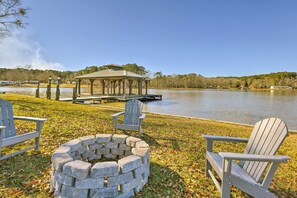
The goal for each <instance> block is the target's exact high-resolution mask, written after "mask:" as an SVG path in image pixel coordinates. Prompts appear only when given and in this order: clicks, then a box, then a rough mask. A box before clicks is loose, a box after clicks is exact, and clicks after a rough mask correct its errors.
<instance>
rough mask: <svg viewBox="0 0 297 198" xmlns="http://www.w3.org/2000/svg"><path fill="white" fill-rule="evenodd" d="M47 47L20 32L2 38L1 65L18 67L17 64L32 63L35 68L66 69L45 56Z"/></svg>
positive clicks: (0, 48) (0, 41) (3, 66)
mask: <svg viewBox="0 0 297 198" xmlns="http://www.w3.org/2000/svg"><path fill="white" fill-rule="evenodd" d="M44 52H45V49H44V48H42V46H41V45H40V44H39V43H38V42H36V41H31V40H30V39H28V38H27V37H26V36H24V35H22V34H20V33H14V34H13V35H11V36H10V37H6V38H4V39H3V40H0V67H1V68H16V67H17V66H25V65H31V66H32V67H33V69H42V70H45V69H54V70H65V67H64V66H63V65H62V64H61V63H58V62H51V61H48V60H46V59H45V58H44V56H43V54H44Z"/></svg>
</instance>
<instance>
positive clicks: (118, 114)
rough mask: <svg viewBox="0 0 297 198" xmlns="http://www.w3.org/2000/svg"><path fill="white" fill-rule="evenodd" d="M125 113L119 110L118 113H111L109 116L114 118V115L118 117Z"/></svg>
mask: <svg viewBox="0 0 297 198" xmlns="http://www.w3.org/2000/svg"><path fill="white" fill-rule="evenodd" d="M122 114H125V112H124V111H123V112H119V113H115V114H113V115H111V117H113V118H115V117H119V116H120V115H122Z"/></svg>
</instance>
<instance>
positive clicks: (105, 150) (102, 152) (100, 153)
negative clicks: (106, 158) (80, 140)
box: [96, 148, 110, 155]
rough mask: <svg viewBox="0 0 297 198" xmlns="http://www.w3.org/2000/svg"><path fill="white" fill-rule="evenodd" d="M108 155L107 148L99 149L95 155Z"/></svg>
mask: <svg viewBox="0 0 297 198" xmlns="http://www.w3.org/2000/svg"><path fill="white" fill-rule="evenodd" d="M109 153H110V149H109V148H101V149H98V150H97V153H96V154H99V155H103V154H109Z"/></svg>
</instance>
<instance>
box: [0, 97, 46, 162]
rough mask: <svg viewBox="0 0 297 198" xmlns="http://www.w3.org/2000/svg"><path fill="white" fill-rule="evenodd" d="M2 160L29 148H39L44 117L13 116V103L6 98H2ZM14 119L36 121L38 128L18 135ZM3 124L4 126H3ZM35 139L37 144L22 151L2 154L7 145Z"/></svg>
mask: <svg viewBox="0 0 297 198" xmlns="http://www.w3.org/2000/svg"><path fill="white" fill-rule="evenodd" d="M0 116H1V119H0V130H1V132H0V135H1V136H0V160H3V159H6V158H9V157H12V156H15V155H17V154H20V153H23V152H25V151H27V150H29V149H33V148H34V149H35V150H38V146H39V139H40V132H41V129H42V127H43V124H44V121H46V119H44V118H32V117H23V116H13V110H12V104H11V103H10V102H8V101H6V100H3V99H0ZM14 120H23V121H31V122H35V123H36V129H35V131H33V132H29V133H25V134H21V135H17V134H16V129H15V124H14ZM1 125H2V126H1ZM33 138H34V139H35V145H34V146H30V147H28V148H25V149H22V150H20V151H17V152H14V153H11V154H9V155H5V156H2V148H3V147H6V146H11V145H14V144H17V143H20V142H24V141H27V140H30V139H33Z"/></svg>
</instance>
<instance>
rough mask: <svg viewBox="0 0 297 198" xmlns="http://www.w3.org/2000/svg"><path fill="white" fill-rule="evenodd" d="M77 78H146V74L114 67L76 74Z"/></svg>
mask: <svg viewBox="0 0 297 198" xmlns="http://www.w3.org/2000/svg"><path fill="white" fill-rule="evenodd" d="M75 78H76V79H107V78H111V79H112V78H117V79H118V78H137V79H146V78H147V77H146V76H142V75H139V74H136V73H133V72H130V71H126V70H112V69H106V70H101V71H97V72H94V73H90V74H86V75H81V76H76V77H75Z"/></svg>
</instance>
